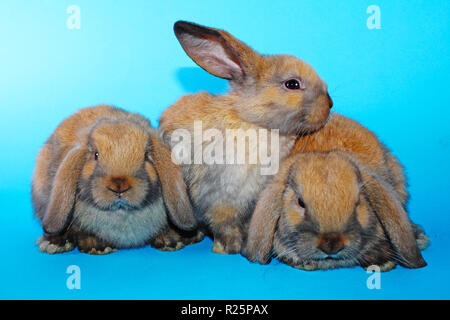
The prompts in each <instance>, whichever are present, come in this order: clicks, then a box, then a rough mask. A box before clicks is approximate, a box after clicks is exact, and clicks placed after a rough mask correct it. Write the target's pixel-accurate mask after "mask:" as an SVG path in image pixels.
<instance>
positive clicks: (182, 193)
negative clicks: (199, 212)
mask: <svg viewBox="0 0 450 320" xmlns="http://www.w3.org/2000/svg"><path fill="white" fill-rule="evenodd" d="M150 136H151V141H152V146H151V158H152V160H153V163H154V164H155V169H156V172H157V173H158V177H159V180H160V182H161V189H162V193H163V197H164V202H165V204H166V206H167V209H168V213H169V218H170V219H171V221H172V222H173V223H174V224H175V225H176V226H177V227H179V228H180V229H183V230H193V229H195V228H196V227H197V220H196V219H195V216H194V212H193V210H192V206H191V202H190V200H189V196H188V194H187V190H186V184H185V183H184V180H183V173H182V172H181V168H180V167H179V166H178V165H177V164H175V163H173V161H172V157H171V151H170V149H169V147H168V146H166V145H165V144H163V142H162V141H161V140H160V139H159V137H158V135H157V134H156V132H154V131H153V130H151V133H150Z"/></svg>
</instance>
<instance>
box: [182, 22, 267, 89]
mask: <svg viewBox="0 0 450 320" xmlns="http://www.w3.org/2000/svg"><path fill="white" fill-rule="evenodd" d="M174 31H175V35H176V37H177V39H178V41H179V42H180V44H181V46H182V47H183V49H184V51H186V53H187V55H188V56H189V57H191V59H192V60H194V61H195V63H197V64H198V65H199V66H200V67H202V68H203V69H205V70H206V71H208V72H209V73H211V74H212V75H215V76H217V77H219V78H224V79H227V80H237V81H241V80H243V79H244V78H245V77H246V76H248V75H252V74H253V73H254V72H255V71H254V69H255V68H254V66H255V65H256V63H257V60H258V59H259V57H260V55H259V54H258V53H257V52H255V51H254V50H253V49H251V48H250V47H249V46H247V45H246V44H245V43H243V42H241V41H239V40H238V39H236V38H235V37H233V36H232V35H230V34H229V33H228V32H226V31H223V30H219V29H213V28H208V27H204V26H201V25H198V24H195V23H191V22H186V21H177V22H176V23H175V25H174Z"/></svg>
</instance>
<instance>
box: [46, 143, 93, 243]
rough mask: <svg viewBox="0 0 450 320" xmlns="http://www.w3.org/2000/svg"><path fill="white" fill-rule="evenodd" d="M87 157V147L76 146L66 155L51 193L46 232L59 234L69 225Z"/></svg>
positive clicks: (57, 172)
mask: <svg viewBox="0 0 450 320" xmlns="http://www.w3.org/2000/svg"><path fill="white" fill-rule="evenodd" d="M85 158H86V148H85V147H82V146H77V147H74V148H73V149H72V150H70V151H69V153H68V154H67V155H66V157H65V158H64V160H63V161H62V163H61V164H60V166H59V167H58V170H57V171H56V175H55V179H54V182H53V186H52V191H51V194H50V203H49V205H48V207H47V211H46V213H45V216H44V219H43V221H42V227H43V229H44V231H45V233H47V234H50V235H54V234H59V233H61V232H62V231H64V229H65V228H66V227H67V224H68V223H69V221H70V216H71V214H72V209H73V206H74V204H75V197H76V188H77V182H78V179H79V177H80V173H81V170H82V169H83V165H84V162H85Z"/></svg>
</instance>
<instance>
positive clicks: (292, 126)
mask: <svg viewBox="0 0 450 320" xmlns="http://www.w3.org/2000/svg"><path fill="white" fill-rule="evenodd" d="M174 31H175V35H176V36H177V38H178V40H179V42H180V43H181V45H182V47H183V48H184V50H185V51H186V53H187V54H188V55H189V57H191V58H192V59H193V60H194V61H195V62H196V63H197V64H198V65H199V66H200V67H202V68H203V69H205V70H206V71H207V72H209V73H211V74H212V75H215V76H217V77H220V78H224V79H227V80H229V81H230V84H231V92H230V94H229V95H228V97H229V98H230V99H234V100H235V103H233V104H232V105H233V108H234V109H235V111H236V113H237V115H238V116H239V117H240V118H241V119H242V120H244V121H247V122H250V123H254V124H256V125H259V126H262V127H265V128H268V129H279V130H280V133H281V134H284V135H288V134H301V133H305V132H311V131H314V130H317V129H318V128H320V127H321V126H323V124H324V123H325V122H326V119H327V117H328V115H329V112H330V108H331V107H332V105H333V102H332V100H331V98H330V96H329V94H328V89H327V85H326V84H325V82H324V81H323V80H322V79H321V78H320V77H319V76H318V75H317V73H316V72H315V71H314V69H313V68H312V67H311V66H310V65H308V64H307V63H306V62H304V61H302V60H300V59H297V58H296V57H293V56H289V55H261V54H259V53H257V52H256V51H254V50H253V49H251V48H250V47H249V46H247V45H246V44H245V43H243V42H241V41H239V40H238V39H236V38H235V37H233V36H232V35H230V34H229V33H228V32H226V31H224V30H219V29H213V28H208V27H204V26H200V25H197V24H194V23H190V22H185V21H178V22H176V23H175V26H174Z"/></svg>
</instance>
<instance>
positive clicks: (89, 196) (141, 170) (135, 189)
mask: <svg viewBox="0 0 450 320" xmlns="http://www.w3.org/2000/svg"><path fill="white" fill-rule="evenodd" d="M95 110H96V109H94V111H95ZM97 110H98V109H97ZM94 111H91V110H83V111H82V112H81V113H80V114H89V112H91V113H92V112H94ZM83 112H84V113H83ZM115 112H117V111H115ZM61 128H62V129H61ZM61 128H59V129H58V130H57V131H56V133H55V135H54V136H53V140H52V141H56V140H58V141H59V144H64V141H62V139H61V137H62V135H61V132H64V130H66V131H69V130H70V128H68V125H67V121H66V123H63V124H62V126H61ZM53 148H54V147H53ZM66 148H67V149H66V152H65V153H63V154H65V155H64V158H63V159H62V161H61V162H60V163H58V164H57V171H56V174H55V178H54V182H53V185H52V188H51V194H50V200H49V204H48V207H47V209H46V212H45V215H44V217H43V228H44V230H45V231H46V233H47V234H58V233H60V232H62V231H63V230H64V229H65V227H66V226H67V225H68V223H69V222H70V220H71V219H70V218H71V214H72V210H73V208H74V205H75V202H76V201H82V202H83V203H85V204H87V205H88V206H89V207H92V208H95V209H97V210H100V211H102V212H104V211H107V212H108V214H111V215H114V211H117V212H119V210H120V212H121V214H123V213H124V212H129V213H130V214H132V213H133V212H134V211H136V210H142V209H143V208H144V207H146V206H150V205H151V204H152V203H154V202H156V201H157V200H158V199H160V198H161V197H163V200H164V203H165V207H166V208H167V213H168V216H169V218H170V219H171V220H172V222H173V223H174V224H175V225H176V226H178V227H179V228H181V229H185V230H189V229H192V228H193V227H194V226H195V224H196V221H195V217H194V215H193V212H192V208H191V206H190V202H189V198H188V195H187V191H186V189H185V185H184V182H183V178H182V173H181V169H179V168H178V167H177V166H176V165H175V164H174V163H173V162H172V161H171V153H170V149H169V148H168V147H167V146H166V145H164V144H163V143H162V142H161V141H160V139H159V137H158V136H157V133H156V131H155V130H154V129H152V128H151V127H150V123H149V122H148V121H147V120H145V118H142V117H136V116H135V115H133V114H130V116H129V117H120V118H108V117H106V118H100V119H97V120H96V121H95V122H93V123H92V124H91V125H89V126H85V127H83V128H82V129H80V130H78V136H77V141H76V142H75V144H74V145H73V146H69V147H67V146H66ZM112 217H113V216H112Z"/></svg>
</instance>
